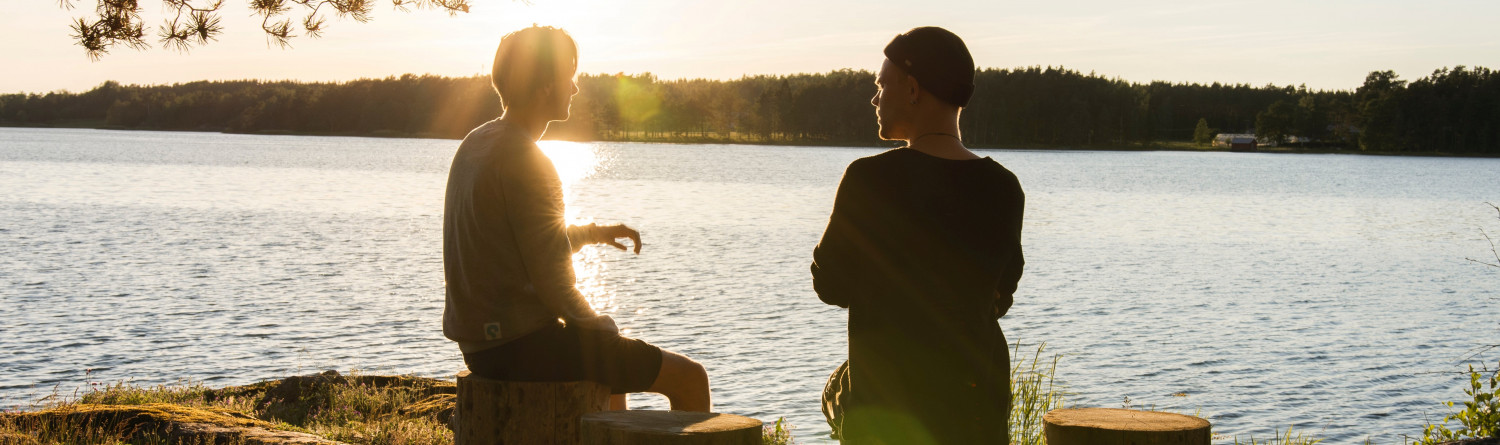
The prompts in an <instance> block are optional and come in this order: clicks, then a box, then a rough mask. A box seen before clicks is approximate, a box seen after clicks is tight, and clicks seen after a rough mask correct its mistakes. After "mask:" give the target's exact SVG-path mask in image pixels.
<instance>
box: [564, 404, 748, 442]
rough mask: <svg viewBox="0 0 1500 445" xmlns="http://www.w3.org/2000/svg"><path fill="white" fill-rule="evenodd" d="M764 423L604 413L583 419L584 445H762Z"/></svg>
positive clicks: (678, 414)
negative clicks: (761, 437) (761, 436)
mask: <svg viewBox="0 0 1500 445" xmlns="http://www.w3.org/2000/svg"><path fill="white" fill-rule="evenodd" d="M760 430H761V423H760V421H759V420H755V419H751V418H749V417H744V416H736V415H734V414H715V413H695V412H687V411H652V410H634V411H601V412H595V413H589V414H585V415H584V416H583V425H582V431H581V432H582V440H581V441H580V442H579V443H580V444H582V445H648V444H650V445H655V444H661V445H760V443H761V442H760V435H761V431H760Z"/></svg>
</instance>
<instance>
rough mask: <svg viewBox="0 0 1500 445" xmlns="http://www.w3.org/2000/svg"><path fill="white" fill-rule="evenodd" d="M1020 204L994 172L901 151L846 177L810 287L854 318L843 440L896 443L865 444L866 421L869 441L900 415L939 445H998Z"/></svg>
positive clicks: (996, 168)
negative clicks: (1005, 323) (1002, 320)
mask: <svg viewBox="0 0 1500 445" xmlns="http://www.w3.org/2000/svg"><path fill="white" fill-rule="evenodd" d="M1025 199H1026V198H1025V194H1024V193H1022V191H1021V186H1020V183H1019V182H1018V181H1017V180H1016V176H1015V175H1014V174H1012V173H1011V172H1010V171H1009V170H1006V169H1005V167H1002V166H1000V164H998V163H996V162H995V161H993V160H991V159H989V158H983V159H975V160H947V159H941V158H936V157H932V156H929V155H926V154H923V153H921V152H918V151H916V150H912V149H904V148H902V149H894V150H890V151H887V152H884V153H881V154H879V155H875V156H870V157H867V158H861V159H859V160H856V161H854V162H853V163H852V164H850V165H849V167H848V169H847V170H845V172H844V178H843V180H842V181H841V182H840V184H839V189H838V196H837V198H836V199H835V201H834V205H833V214H832V215H831V216H830V218H829V222H828V229H827V230H826V231H825V232H824V233H823V239H822V241H820V242H819V243H818V246H817V248H816V249H814V251H813V264H812V275H813V288H814V289H815V290H816V291H817V293H818V298H820V299H822V300H823V301H824V302H826V303H828V304H834V305H838V306H840V307H845V308H848V309H849V370H850V387H849V389H848V390H849V394H848V396H849V399H848V401H847V405H846V406H845V408H844V410H845V413H847V416H848V417H847V420H846V421H845V423H844V428H845V435H846V437H858V435H859V434H861V433H865V434H873V435H877V436H879V437H883V438H886V439H895V438H894V437H892V436H891V434H893V433H891V432H889V431H885V432H882V431H877V430H869V431H861V429H860V428H861V427H860V425H861V424H859V423H858V422H855V421H857V420H859V418H860V417H859V413H860V412H862V411H861V410H862V409H868V408H871V407H878V408H880V410H881V411H882V412H884V413H886V414H883V415H881V416H877V417H879V418H878V419H877V418H870V419H869V422H868V423H866V424H864V426H865V427H868V428H876V429H878V428H881V425H884V426H885V427H892V425H896V424H898V423H900V422H898V421H896V420H892V419H890V418H888V417H889V415H891V413H901V415H903V416H906V417H907V418H908V419H909V420H913V421H916V422H917V424H920V425H923V428H925V429H926V430H927V433H928V434H930V435H931V436H932V437H933V438H934V439H936V440H937V442H938V443H989V442H990V441H991V440H997V439H995V437H996V434H1004V433H1003V432H998V433H997V432H996V430H995V429H994V427H995V425H999V426H1000V428H1002V429H1003V426H1004V425H1005V422H1006V417H1005V413H1006V412H1008V410H1009V409H1008V403H1009V384H1008V381H1007V379H1008V378H1009V374H1010V373H1009V361H1010V360H1009V354H1008V352H1009V351H1008V349H1007V347H1006V343H1005V337H1004V335H1003V334H1002V333H1001V331H1000V326H999V323H998V322H997V318H998V316H997V313H999V314H1002V315H1003V313H1004V312H1005V310H1007V309H1009V307H1010V303H1011V297H1012V294H1014V293H1015V290H1016V284H1017V282H1018V281H1019V280H1020V278H1021V269H1022V265H1023V264H1024V261H1023V259H1022V255H1021V217H1022V209H1023V207H1024V206H1025ZM866 412H868V411H866ZM882 416H883V417H882ZM851 422H855V423H854V424H852V425H851ZM893 422H894V423H893ZM997 422H998V423H997ZM897 441H898V442H899V441H900V440H897Z"/></svg>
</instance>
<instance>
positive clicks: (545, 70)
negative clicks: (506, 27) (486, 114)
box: [490, 25, 578, 107]
mask: <svg viewBox="0 0 1500 445" xmlns="http://www.w3.org/2000/svg"><path fill="white" fill-rule="evenodd" d="M565 64H566V65H565ZM563 66H567V67H569V69H570V71H572V70H577V69H578V44H577V43H576V42H574V41H573V36H570V35H568V32H567V31H563V30H562V29H561V28H554V27H551V26H536V25H532V26H531V27H530V28H525V29H522V30H519V31H516V32H512V33H510V34H506V35H505V37H503V38H501V39H500V47H499V48H496V49H495V63H494V65H493V67H492V68H491V70H490V86H493V87H494V88H495V93H496V94H499V95H500V106H501V107H507V106H509V105H508V104H515V103H525V102H526V101H528V100H530V99H531V98H532V96H533V95H534V94H535V92H536V91H537V90H540V89H541V88H543V87H546V86H547V85H548V82H552V80H553V79H555V78H556V77H557V74H558V71H559V69H560V68H562V67H563Z"/></svg>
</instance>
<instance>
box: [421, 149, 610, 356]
mask: <svg viewBox="0 0 1500 445" xmlns="http://www.w3.org/2000/svg"><path fill="white" fill-rule="evenodd" d="M586 230H587V229H586V228H583V227H576V226H574V227H570V226H567V225H566V223H565V221H564V217H563V193H562V181H561V180H559V179H558V177H557V169H556V168H554V167H553V165H552V161H551V159H549V158H547V156H546V155H545V154H543V153H542V151H541V150H540V149H539V148H538V147H537V146H536V143H535V142H534V140H533V139H532V137H531V136H530V135H527V134H524V132H522V131H520V130H518V129H515V128H512V127H511V126H510V125H508V124H506V123H504V122H501V121H499V120H494V121H490V122H486V123H485V124H484V125H480V126H479V127H478V128H475V129H474V130H473V131H470V132H469V135H468V136H466V137H464V141H463V143H462V144H461V145H459V147H458V153H456V154H455V155H454V156H453V166H452V167H451V168H450V169H449V172H448V191H447V196H446V198H445V200H444V204H443V275H444V278H445V280H446V284H447V302H446V305H445V306H444V308H443V335H444V336H445V337H448V338H449V339H450V340H453V341H456V342H458V345H459V349H461V350H462V351H463V352H465V353H470V352H476V351H481V350H485V349H489V348H493V347H496V346H500V345H502V344H505V343H506V342H509V341H510V340H514V339H516V338H518V337H521V336H524V335H526V334H529V333H532V332H535V331H536V330H538V329H541V328H542V327H544V326H546V325H548V324H550V323H556V322H557V320H558V319H559V318H561V319H564V320H578V319H585V318H591V317H595V316H596V315H597V314H596V313H595V312H594V310H593V308H591V307H590V306H589V303H588V301H587V300H586V299H584V297H583V295H581V294H579V292H578V289H577V288H576V287H574V284H575V278H574V276H573V262H572V254H573V252H574V249H573V246H572V244H571V243H570V242H569V237H570V235H572V237H573V238H574V239H580V237H581V236H582V235H584V232H585V231H586Z"/></svg>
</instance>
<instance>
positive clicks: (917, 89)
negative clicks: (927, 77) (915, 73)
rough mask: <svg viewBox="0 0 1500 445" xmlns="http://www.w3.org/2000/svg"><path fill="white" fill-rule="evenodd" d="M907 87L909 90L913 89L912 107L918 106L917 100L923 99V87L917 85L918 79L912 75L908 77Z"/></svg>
mask: <svg viewBox="0 0 1500 445" xmlns="http://www.w3.org/2000/svg"><path fill="white" fill-rule="evenodd" d="M906 86H907V87H908V88H911V104H912V105H916V104H917V98H918V97H921V91H922V88H921V85H918V84H917V78H915V77H912V76H911V75H910V74H907V75H906Z"/></svg>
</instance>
